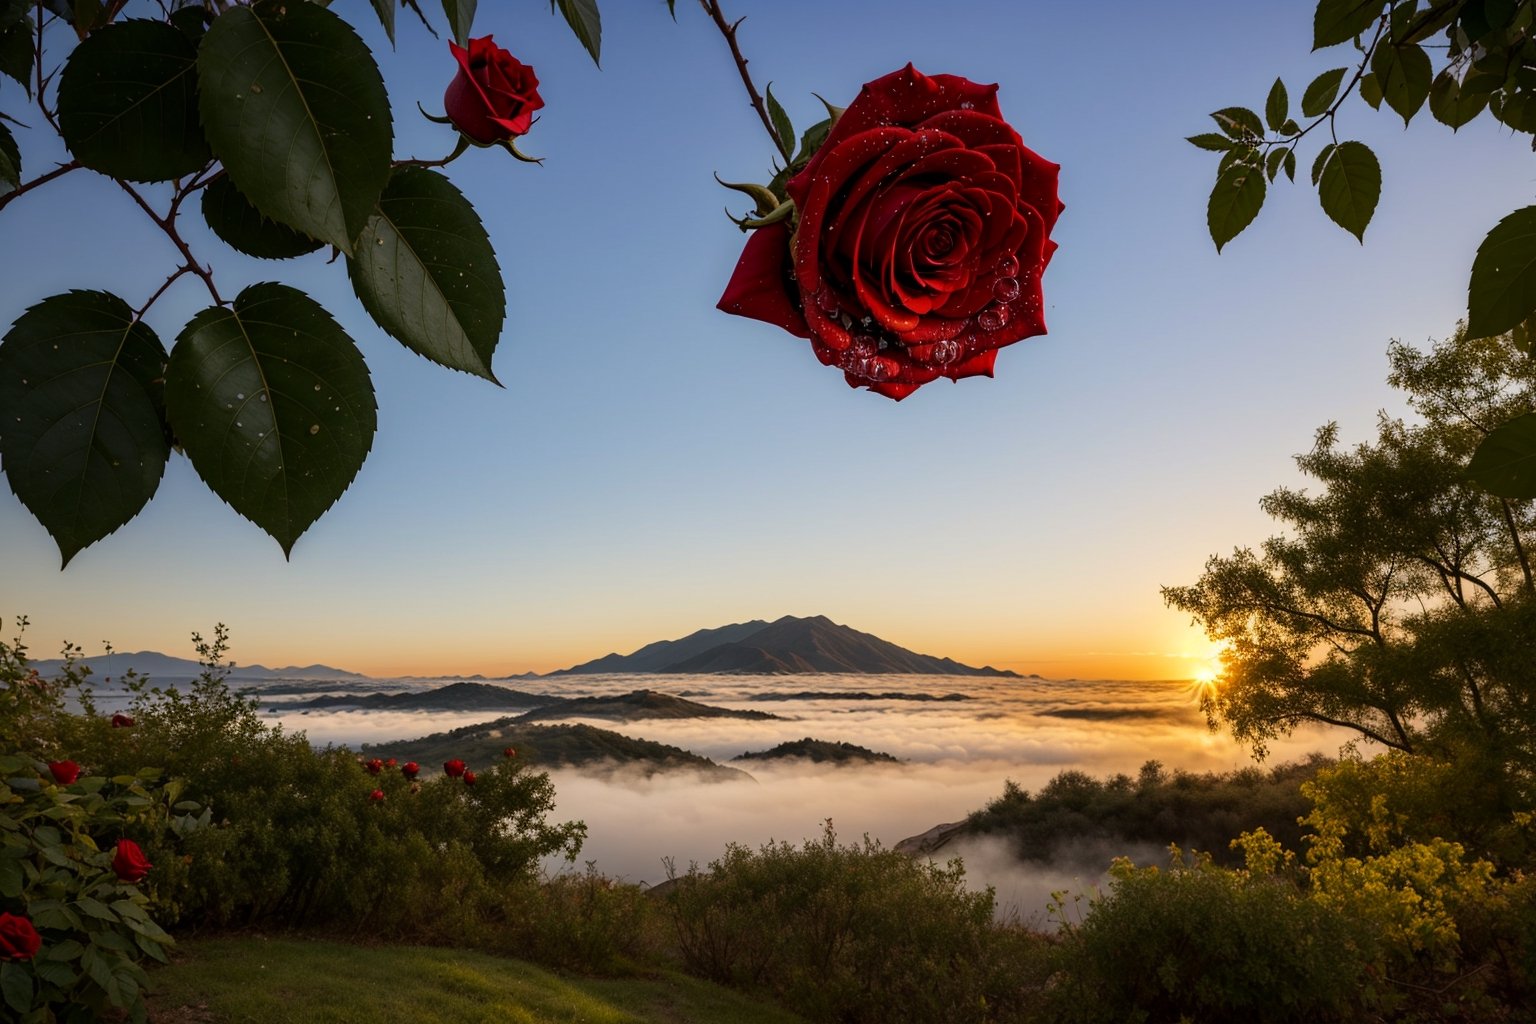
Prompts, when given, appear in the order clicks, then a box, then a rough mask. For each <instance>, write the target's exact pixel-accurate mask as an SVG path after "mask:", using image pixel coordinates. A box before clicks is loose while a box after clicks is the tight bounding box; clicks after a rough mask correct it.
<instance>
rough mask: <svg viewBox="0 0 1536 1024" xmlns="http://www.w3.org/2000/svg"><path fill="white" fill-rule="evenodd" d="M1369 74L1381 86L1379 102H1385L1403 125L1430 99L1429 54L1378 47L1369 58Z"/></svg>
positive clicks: (1414, 49) (1417, 49) (1413, 48)
mask: <svg viewBox="0 0 1536 1024" xmlns="http://www.w3.org/2000/svg"><path fill="white" fill-rule="evenodd" d="M1371 73H1372V74H1374V75H1375V76H1376V81H1377V82H1378V83H1379V84H1380V85H1381V96H1382V99H1384V100H1386V101H1387V106H1389V107H1391V108H1392V109H1393V110H1395V111H1397V113H1398V115H1399V116H1400V117H1402V119H1403V124H1405V125H1406V124H1407V123H1408V122H1409V121H1411V120H1412V119H1413V115H1414V114H1416V113H1418V112H1419V108H1420V107H1422V106H1423V105H1424V101H1425V100H1426V99H1428V98H1429V82H1430V78H1431V77H1432V76H1433V71H1432V69H1431V68H1430V65H1429V54H1427V53H1425V52H1424V50H1423V49H1422V48H1421V47H1418V46H1411V45H1410V46H1387V45H1380V46H1377V47H1376V52H1375V54H1373V55H1372V57H1371Z"/></svg>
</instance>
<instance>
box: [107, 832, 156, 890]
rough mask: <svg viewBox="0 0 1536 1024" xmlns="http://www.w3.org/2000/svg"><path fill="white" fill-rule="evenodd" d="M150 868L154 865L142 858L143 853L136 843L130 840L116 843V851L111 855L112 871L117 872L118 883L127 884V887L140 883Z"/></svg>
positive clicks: (121, 840) (120, 840)
mask: <svg viewBox="0 0 1536 1024" xmlns="http://www.w3.org/2000/svg"><path fill="white" fill-rule="evenodd" d="M152 867H154V865H153V864H151V863H150V862H149V859H148V858H147V857H145V856H144V851H143V850H141V849H139V844H138V843H136V842H134V841H133V840H132V839H119V840H118V841H117V849H116V850H115V851H113V853H112V870H113V871H115V872H117V877H118V880H119V881H123V882H127V883H128V884H129V885H134V884H136V883H138V882H142V881H144V877H145V876H146V875H148V874H149V869H150V868H152Z"/></svg>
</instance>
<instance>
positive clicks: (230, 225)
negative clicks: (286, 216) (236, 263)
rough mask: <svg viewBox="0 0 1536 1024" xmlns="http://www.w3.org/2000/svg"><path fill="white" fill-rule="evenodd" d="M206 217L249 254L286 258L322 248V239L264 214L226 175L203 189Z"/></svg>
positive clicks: (225, 238)
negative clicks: (317, 238) (296, 229)
mask: <svg viewBox="0 0 1536 1024" xmlns="http://www.w3.org/2000/svg"><path fill="white" fill-rule="evenodd" d="M203 219H204V220H206V221H207V222H208V227H210V228H211V229H212V230H213V233H214V234H215V235H218V236H219V238H221V239H222V240H223V241H224V242H225V243H226V244H227V245H229V246H230V247H231V248H233V249H235V250H236V251H238V252H243V253H245V254H246V255H247V256H255V257H257V258H259V259H265V260H285V259H290V258H292V257H294V256H303V255H304V254H305V253H308V252H314V251H315V250H316V249H318V248H320V245H321V243H320V242H319V241H318V240H316V239H313V238H310V237H309V236H308V235H306V234H304V233H303V232H301V231H295V230H293V228H290V227H289V226H288V225H286V224H279V223H278V222H277V221H275V220H272V219H270V218H268V217H265V216H263V215H262V212H261V211H260V210H258V209H256V207H254V206H252V205H251V201H250V200H249V199H247V198H246V197H245V196H243V195H241V194H240V190H239V189H238V188H236V187H235V183H234V182H232V181H230V180H229V178H228V177H227V176H226V177H223V178H219V179H218V180H216V181H214V182H213V184H211V185H209V186H208V187H207V188H205V189H203Z"/></svg>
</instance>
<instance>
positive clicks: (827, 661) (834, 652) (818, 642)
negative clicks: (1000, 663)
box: [554, 615, 1018, 678]
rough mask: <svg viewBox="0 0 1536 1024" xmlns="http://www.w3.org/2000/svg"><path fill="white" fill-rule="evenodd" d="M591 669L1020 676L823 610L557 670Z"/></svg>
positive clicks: (746, 624)
mask: <svg viewBox="0 0 1536 1024" xmlns="http://www.w3.org/2000/svg"><path fill="white" fill-rule="evenodd" d="M594 672H640V673H648V672H655V673H663V674H667V675H680V674H689V673H751V674H760V673H765V674H794V673H805V672H843V673H855V674H859V675H973V676H974V675H984V676H1006V677H1011V678H1017V677H1018V674H1017V673H1015V672H1009V671H1003V670H999V669H995V668H992V667H991V666H983V667H981V668H975V667H973V666H970V665H963V664H961V663H960V662H958V661H954V660H953V659H950V658H936V657H933V656H932V655H927V654H918V653H916V652H915V651H909V650H907V649H906V648H905V647H899V646H897V645H896V644H893V643H891V642H890V641H888V640H882V639H880V638H879V637H877V636H874V635H873V634H870V633H861V632H859V631H858V630H856V629H851V628H849V627H848V626H843V625H839V624H838V623H835V622H833V621H832V620H831V619H829V618H827V617H826V616H825V615H816V616H812V617H810V618H797V617H795V616H793V615H786V616H784V617H783V618H781V619H778V620H776V621H774V622H768V623H764V622H760V621H753V622H744V623H738V624H736V625H732V626H721V627H720V628H718V629H713V630H700V631H699V632H697V633H692V634H689V635H688V636H686V637H683V638H682V639H680V640H669V641H661V642H659V643H654V644H648V645H646V646H645V647H642V648H640V649H639V650H638V651H635V652H634V653H633V654H629V655H623V656H620V655H617V654H609V655H605V656H604V657H602V658H599V659H597V660H596V661H589V662H586V663H584V664H581V665H576V666H574V667H573V668H568V669H565V670H564V671H563V672H558V673H554V674H555V675H581V674H589V673H594Z"/></svg>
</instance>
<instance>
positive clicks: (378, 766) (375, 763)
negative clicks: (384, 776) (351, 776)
mask: <svg viewBox="0 0 1536 1024" xmlns="http://www.w3.org/2000/svg"><path fill="white" fill-rule="evenodd" d="M363 767H364V768H366V769H368V774H369V775H377V774H379V772H381V771H383V770H384V762H383V761H381V760H379V759H378V758H374V759H373V760H371V761H369V762H368V763H367V764H365V765H363Z"/></svg>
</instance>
